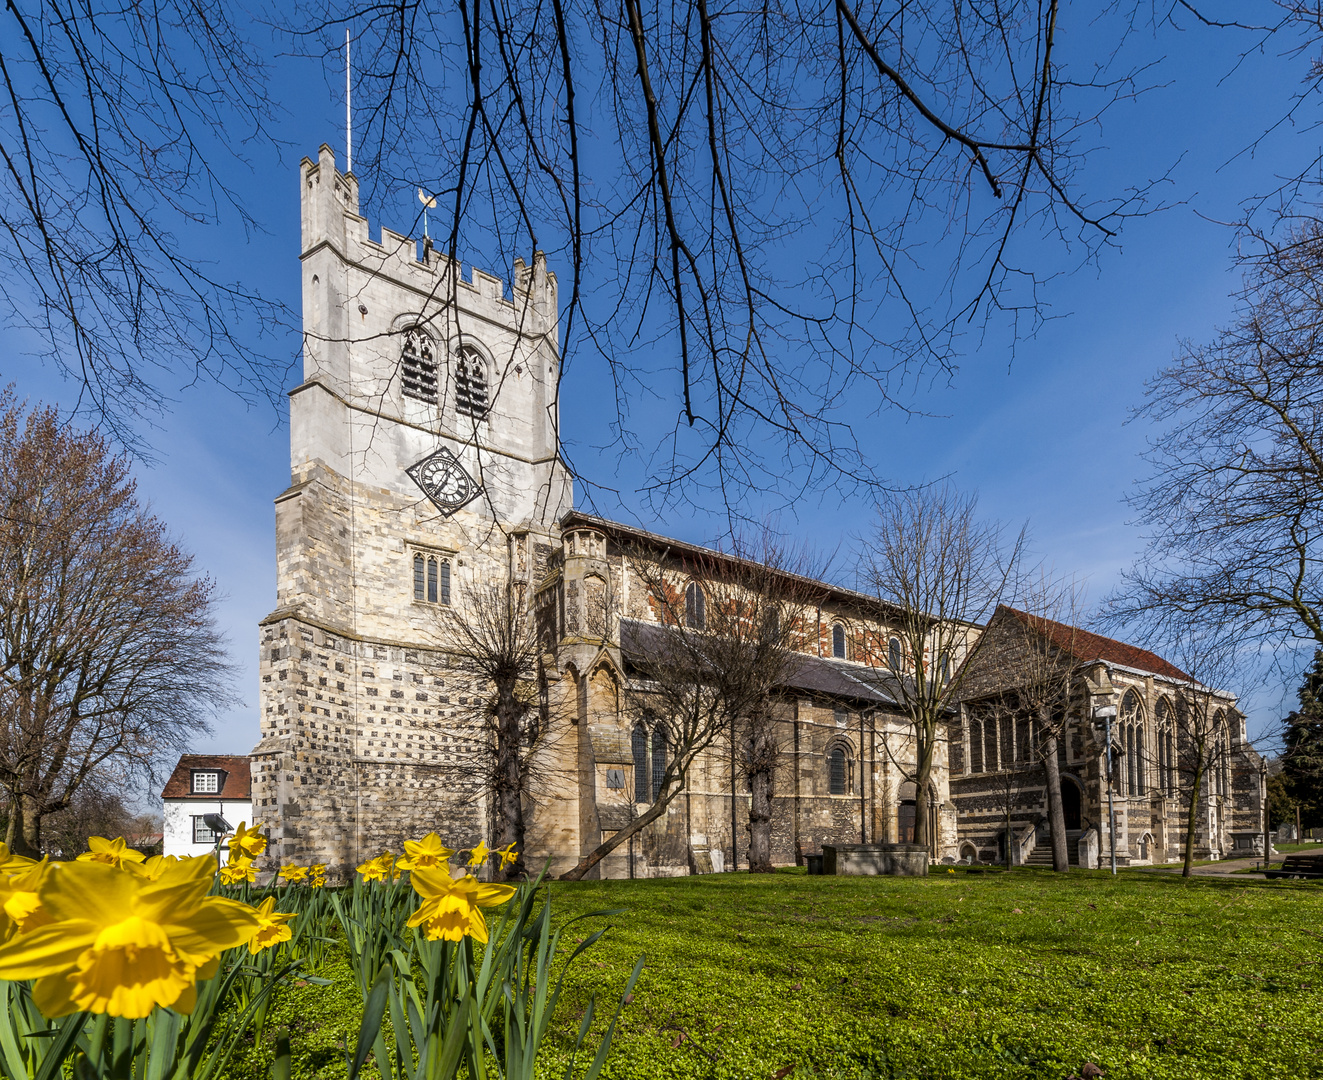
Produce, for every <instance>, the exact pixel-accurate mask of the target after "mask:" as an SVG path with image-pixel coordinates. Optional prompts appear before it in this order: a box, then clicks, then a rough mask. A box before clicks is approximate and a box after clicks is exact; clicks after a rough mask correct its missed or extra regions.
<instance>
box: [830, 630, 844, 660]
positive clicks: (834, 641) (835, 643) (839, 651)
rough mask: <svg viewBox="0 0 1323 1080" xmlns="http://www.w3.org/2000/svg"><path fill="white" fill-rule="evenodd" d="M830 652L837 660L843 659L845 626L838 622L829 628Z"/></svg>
mask: <svg viewBox="0 0 1323 1080" xmlns="http://www.w3.org/2000/svg"><path fill="white" fill-rule="evenodd" d="M831 654H832V656H834V657H835V658H836V659H837V660H844V659H845V627H844V626H842V625H841V624H840V623H837V624H836V625H835V626H833V627H832V628H831Z"/></svg>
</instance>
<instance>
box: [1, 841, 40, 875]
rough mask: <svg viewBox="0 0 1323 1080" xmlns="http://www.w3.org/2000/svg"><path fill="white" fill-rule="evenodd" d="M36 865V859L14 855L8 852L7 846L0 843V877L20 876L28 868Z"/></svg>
mask: <svg viewBox="0 0 1323 1080" xmlns="http://www.w3.org/2000/svg"><path fill="white" fill-rule="evenodd" d="M36 865H37V860H36V859H29V858H28V857H27V856H26V855H15V854H14V853H13V852H12V851H10V850H9V845H8V844H5V843H0V875H3V874H21V873H22V872H23V871H24V870H26V869H28V867H30V866H36Z"/></svg>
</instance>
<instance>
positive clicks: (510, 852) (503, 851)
mask: <svg viewBox="0 0 1323 1080" xmlns="http://www.w3.org/2000/svg"><path fill="white" fill-rule="evenodd" d="M496 854H497V855H498V856H500V859H501V866H500V869H502V870H504V869H505V868H506V867H507V866H509V865H511V864H512V863H514V862H517V861H518V860H519V852H517V851H515V846H514V841H511V842H510V843H508V844H506V845H505V847H503V848H498V849H497V851H496Z"/></svg>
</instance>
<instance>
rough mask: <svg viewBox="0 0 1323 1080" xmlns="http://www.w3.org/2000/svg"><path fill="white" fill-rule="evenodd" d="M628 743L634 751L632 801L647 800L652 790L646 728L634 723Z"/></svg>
mask: <svg viewBox="0 0 1323 1080" xmlns="http://www.w3.org/2000/svg"><path fill="white" fill-rule="evenodd" d="M630 744H631V747H632V749H633V751H634V801H635V802H636V803H640V802H647V801H648V795H649V794H650V793H651V791H652V774H651V773H650V772H649V771H648V729H647V728H645V727H644V726H643V725H642V724H635V725H634V732H633V734H632V735H631V736H630Z"/></svg>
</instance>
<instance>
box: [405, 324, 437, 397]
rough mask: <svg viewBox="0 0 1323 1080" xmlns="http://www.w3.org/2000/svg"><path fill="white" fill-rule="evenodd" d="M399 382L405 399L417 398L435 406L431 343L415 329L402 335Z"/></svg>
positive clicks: (434, 366) (433, 362)
mask: <svg viewBox="0 0 1323 1080" xmlns="http://www.w3.org/2000/svg"><path fill="white" fill-rule="evenodd" d="M400 381H401V382H402V383H403V385H404V395H405V397H411V398H417V399H418V400H419V401H426V402H429V403H430V404H432V405H435V404H436V399H437V395H436V357H435V356H434V355H433V353H432V342H431V341H430V340H429V339H428V337H427V335H426V334H423V333H421V332H420V331H419V330H417V329H413V330H410V331H408V332H407V333H406V334H405V335H404V348H403V349H401V350H400Z"/></svg>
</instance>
